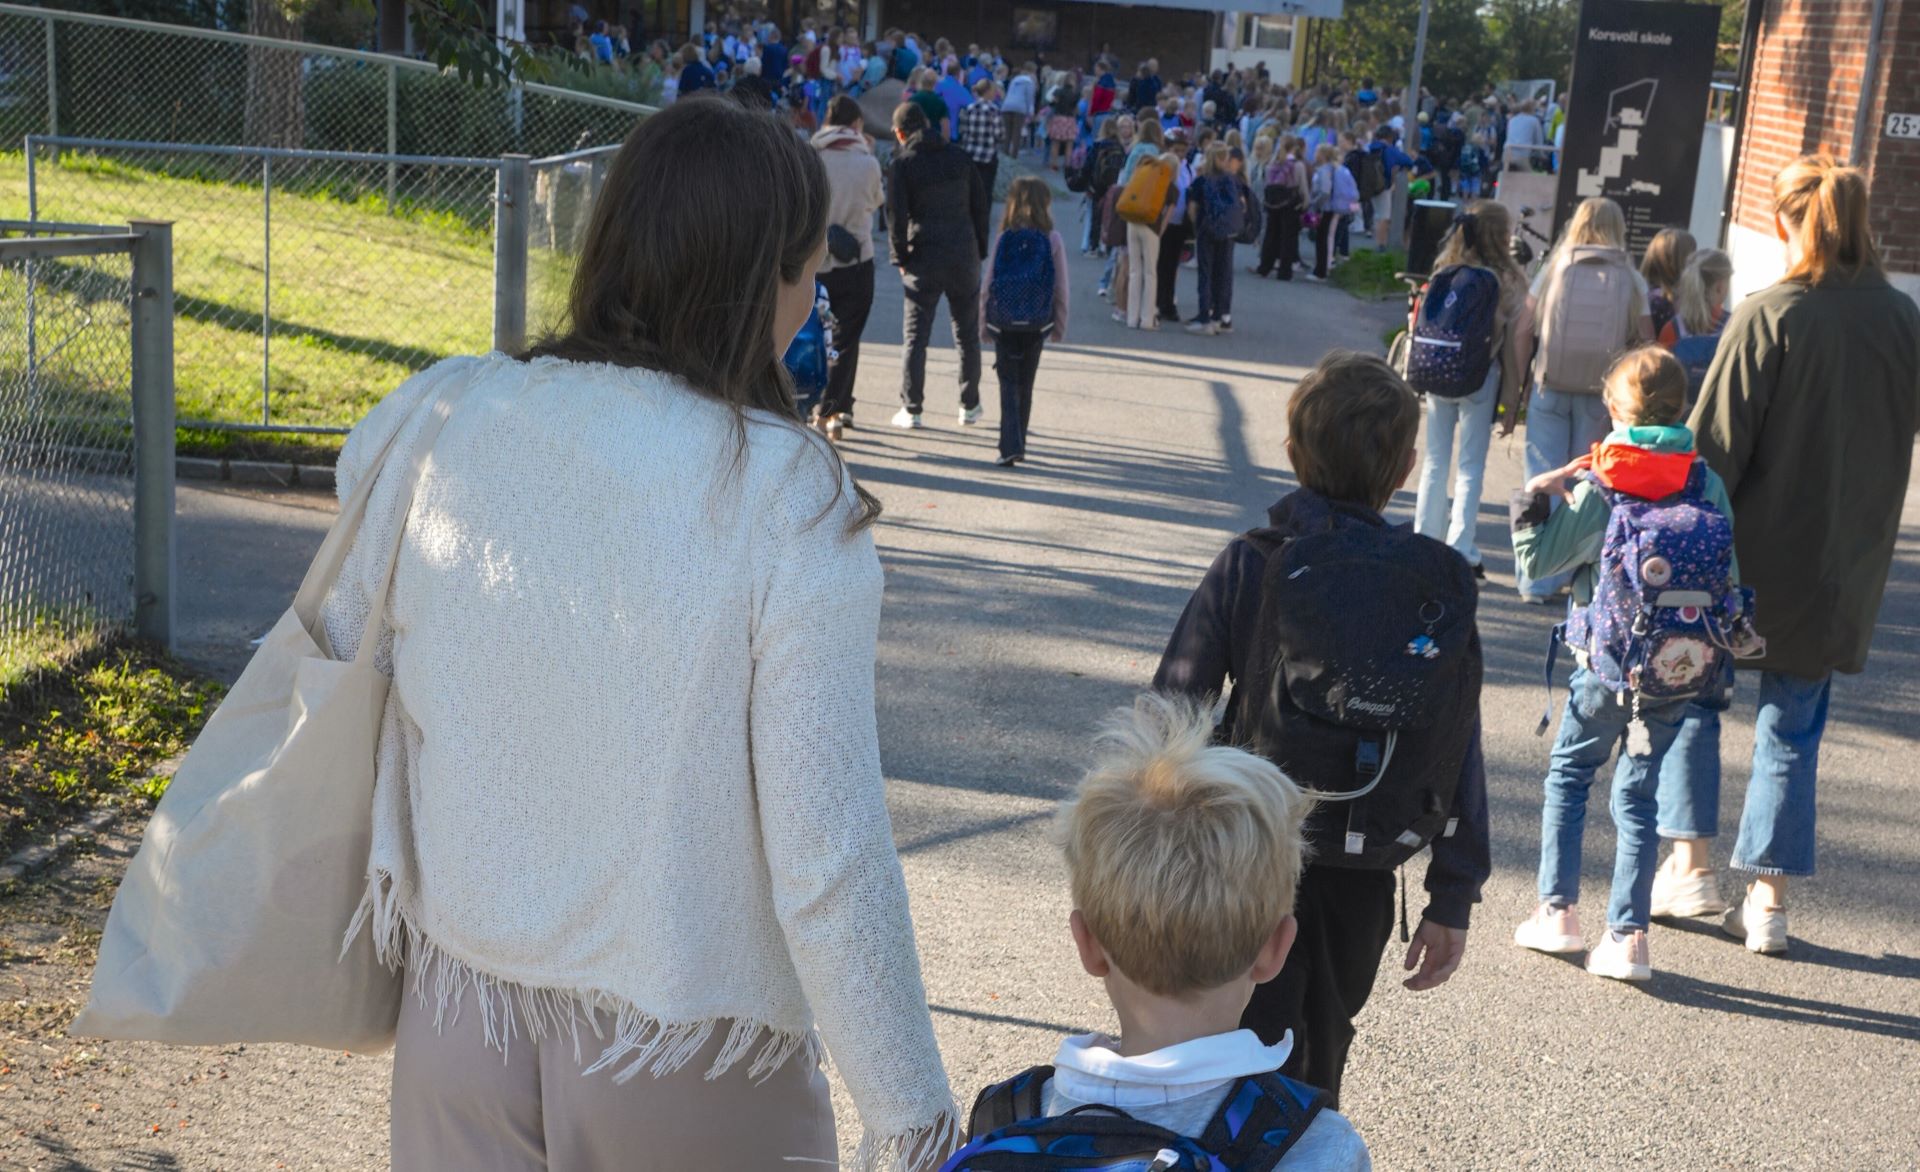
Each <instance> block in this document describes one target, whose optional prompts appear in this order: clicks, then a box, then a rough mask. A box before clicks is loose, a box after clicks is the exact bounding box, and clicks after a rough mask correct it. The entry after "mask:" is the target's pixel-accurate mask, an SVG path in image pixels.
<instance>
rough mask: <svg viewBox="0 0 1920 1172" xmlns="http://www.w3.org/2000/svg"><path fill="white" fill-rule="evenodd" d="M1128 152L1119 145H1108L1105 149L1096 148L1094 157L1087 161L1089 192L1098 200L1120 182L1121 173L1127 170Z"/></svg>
mask: <svg viewBox="0 0 1920 1172" xmlns="http://www.w3.org/2000/svg"><path fill="white" fill-rule="evenodd" d="M1126 167H1127V152H1126V150H1125V149H1123V148H1122V147H1121V146H1120V145H1119V144H1118V143H1111V142H1110V143H1107V144H1106V145H1105V146H1104V148H1096V149H1095V151H1094V154H1093V157H1092V158H1090V159H1088V160H1087V172H1088V174H1089V175H1090V176H1091V178H1089V179H1088V180H1087V190H1088V191H1091V192H1092V193H1093V194H1094V197H1095V198H1096V199H1097V198H1099V197H1100V196H1103V195H1105V194H1106V193H1107V189H1108V188H1110V187H1112V186H1113V185H1114V184H1116V183H1118V182H1120V172H1122V171H1124V170H1126Z"/></svg>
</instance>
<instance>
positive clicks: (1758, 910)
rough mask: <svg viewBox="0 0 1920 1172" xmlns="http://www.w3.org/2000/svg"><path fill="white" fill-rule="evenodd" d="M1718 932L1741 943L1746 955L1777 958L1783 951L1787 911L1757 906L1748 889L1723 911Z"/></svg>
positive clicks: (1785, 945) (1750, 890) (1785, 946)
mask: <svg viewBox="0 0 1920 1172" xmlns="http://www.w3.org/2000/svg"><path fill="white" fill-rule="evenodd" d="M1720 930H1721V931H1722V932H1725V933H1726V934H1727V935H1729V936H1732V937H1733V938H1734V939H1736V940H1745V941H1746V942H1747V951H1748V952H1760V953H1765V954H1766V955H1768V956H1781V955H1784V954H1785V953H1786V951H1787V909H1786V908H1783V907H1761V906H1760V905H1759V904H1757V903H1755V902H1754V898H1753V888H1751V887H1749V888H1747V894H1746V896H1745V898H1743V899H1741V901H1740V902H1739V903H1738V904H1736V905H1735V906H1733V907H1730V908H1728V909H1727V914H1726V915H1725V916H1724V917H1723V918H1722V919H1721V921H1720Z"/></svg>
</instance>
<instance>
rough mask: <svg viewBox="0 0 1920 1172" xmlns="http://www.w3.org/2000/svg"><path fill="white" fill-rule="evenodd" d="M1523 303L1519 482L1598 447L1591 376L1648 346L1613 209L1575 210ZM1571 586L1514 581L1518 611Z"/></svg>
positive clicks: (1564, 577)
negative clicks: (1527, 349) (1527, 317)
mask: <svg viewBox="0 0 1920 1172" xmlns="http://www.w3.org/2000/svg"><path fill="white" fill-rule="evenodd" d="M1532 294H1533V320H1534V322H1535V325H1536V329H1537V331H1538V334H1539V342H1540V344H1539V346H1538V357H1537V359H1536V360H1535V363H1534V371H1533V376H1534V377H1533V381H1534V386H1533V392H1532V395H1531V396H1530V397H1529V399H1528V400H1527V449H1526V470H1527V477H1528V479H1532V478H1534V477H1537V476H1540V475H1542V474H1543V473H1546V472H1549V471H1551V470H1552V469H1555V468H1562V467H1565V466H1566V465H1567V464H1568V463H1569V462H1571V461H1572V460H1573V459H1574V458H1575V457H1577V456H1581V455H1584V454H1585V453H1586V452H1587V451H1588V450H1589V449H1590V448H1592V447H1593V445H1594V444H1597V443H1599V442H1600V441H1601V440H1603V439H1605V438H1606V437H1607V433H1608V432H1609V431H1611V430H1612V428H1613V423H1612V420H1611V418H1610V417H1609V416H1608V415H1607V408H1606V404H1604V403H1602V402H1601V401H1600V376H1601V375H1602V374H1603V373H1604V372H1605V371H1606V369H1607V367H1608V366H1609V365H1610V364H1611V362H1612V360H1613V359H1614V358H1616V357H1618V356H1619V355H1621V354H1624V353H1625V352H1626V351H1628V350H1630V349H1632V348H1633V347H1635V346H1639V345H1644V344H1645V343H1648V342H1651V341H1653V339H1654V332H1653V319H1652V317H1651V316H1650V314H1649V311H1648V302H1647V283H1646V279H1645V278H1644V277H1642V276H1641V275H1640V274H1639V272H1638V271H1636V270H1635V269H1634V267H1633V261H1632V260H1631V258H1629V257H1628V256H1627V217H1626V215H1625V213H1623V212H1622V211H1621V210H1620V205H1619V204H1617V203H1615V202H1613V201H1612V200H1610V199H1604V198H1599V197H1595V198H1592V199H1587V200H1583V201H1581V203H1580V206H1579V207H1577V208H1576V209H1574V213H1573V219H1572V220H1571V221H1570V222H1569V223H1568V224H1567V228H1566V232H1565V234H1564V236H1563V238H1562V240H1561V242H1560V244H1559V246H1558V247H1557V248H1556V249H1555V250H1554V254H1553V256H1552V258H1551V259H1550V260H1549V261H1548V262H1547V263H1546V264H1545V265H1544V266H1542V267H1541V269H1540V273H1539V275H1538V276H1536V277H1535V278H1534V282H1533V289H1532ZM1609 331H1617V332H1614V333H1609ZM1603 334H1605V335H1608V336H1601V335H1603ZM1570 581H1571V576H1570V575H1568V574H1565V573H1561V574H1555V575H1553V576H1552V577H1549V578H1544V579H1539V580H1535V579H1532V578H1529V577H1528V576H1527V575H1526V574H1524V573H1516V575H1515V585H1516V586H1517V587H1518V589H1519V591H1520V601H1522V602H1526V603H1531V604H1533V605H1535V606H1545V605H1547V604H1548V603H1550V602H1552V601H1553V599H1554V597H1555V596H1556V595H1558V594H1559V593H1560V592H1561V591H1562V590H1564V589H1566V588H1567V586H1568V584H1569V582H1570Z"/></svg>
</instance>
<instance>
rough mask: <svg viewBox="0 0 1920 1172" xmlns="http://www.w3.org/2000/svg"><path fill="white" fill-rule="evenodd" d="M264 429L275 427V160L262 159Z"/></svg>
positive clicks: (261, 262)
mask: <svg viewBox="0 0 1920 1172" xmlns="http://www.w3.org/2000/svg"><path fill="white" fill-rule="evenodd" d="M260 290H261V292H260V426H262V427H271V426H272V425H273V381H272V376H273V156H272V155H261V156H260Z"/></svg>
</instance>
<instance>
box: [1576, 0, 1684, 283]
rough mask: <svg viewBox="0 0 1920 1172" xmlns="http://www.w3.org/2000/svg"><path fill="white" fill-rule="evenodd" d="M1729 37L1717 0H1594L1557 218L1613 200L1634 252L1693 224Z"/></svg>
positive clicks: (1589, 1) (1586, 11)
mask: <svg viewBox="0 0 1920 1172" xmlns="http://www.w3.org/2000/svg"><path fill="white" fill-rule="evenodd" d="M1719 33H1720V8H1719V6H1718V5H1715V4H1676V3H1666V2H1663V0H1586V3H1584V4H1582V5H1581V8H1580V40H1579V43H1578V45H1577V46H1576V47H1575V49H1574V55H1573V84H1572V85H1571V86H1569V87H1568V90H1567V125H1566V147H1565V150H1564V151H1563V152H1562V153H1561V156H1560V188H1559V192H1558V197H1557V199H1556V201H1555V207H1554V211H1555V215H1554V222H1555V223H1556V224H1562V225H1564V224H1566V223H1567V222H1568V220H1569V219H1570V218H1571V217H1572V215H1573V209H1574V207H1575V206H1576V205H1578V204H1579V202H1580V201H1581V200H1583V199H1587V198H1590V197H1592V196H1596V195H1603V196H1605V197H1607V198H1608V199H1611V200H1613V201H1614V202H1615V203H1617V204H1619V205H1620V207H1621V210H1622V211H1624V212H1626V215H1627V247H1628V249H1629V251H1631V252H1633V253H1635V254H1638V253H1640V252H1642V251H1643V250H1645V248H1646V246H1647V241H1649V240H1651V239H1652V238H1653V236H1654V233H1656V232H1658V231H1660V229H1662V228H1665V227H1669V226H1680V227H1684V226H1685V225H1686V223H1687V221H1688V219H1689V218H1691V216H1692V213H1693V186H1694V179H1695V177H1696V175H1697V174H1698V171H1699V167H1700V137H1701V134H1702V132H1703V131H1704V129H1705V126H1706V114H1707V97H1708V92H1709V89H1710V87H1711V85H1712V83H1713V56H1714V49H1715V42H1716V40H1717V39H1718V37H1719Z"/></svg>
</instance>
